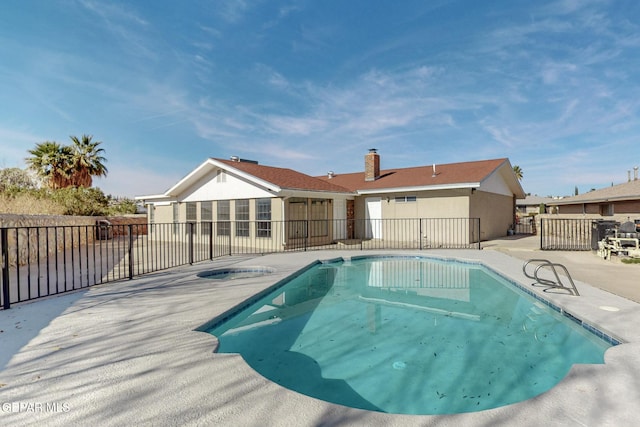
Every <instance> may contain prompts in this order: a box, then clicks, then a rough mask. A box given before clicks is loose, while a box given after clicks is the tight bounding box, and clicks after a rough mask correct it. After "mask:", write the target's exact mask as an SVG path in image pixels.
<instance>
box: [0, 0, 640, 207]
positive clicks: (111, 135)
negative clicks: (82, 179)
mask: <svg viewBox="0 0 640 427" xmlns="http://www.w3.org/2000/svg"><path fill="white" fill-rule="evenodd" d="M0 58H1V59H0V168H6V167H25V164H24V158H25V157H26V156H27V155H28V153H27V150H29V149H31V148H33V147H34V146H35V144H36V143H39V142H43V141H47V140H48V141H57V142H59V143H64V144H67V143H69V142H70V140H69V136H70V135H76V136H81V135H82V134H85V133H86V134H91V135H93V136H94V140H98V141H102V142H103V144H102V147H103V148H104V149H105V151H106V153H105V156H106V157H107V159H108V163H107V164H106V165H107V167H108V169H109V174H108V176H107V178H102V179H98V180H96V181H95V185H96V186H98V187H100V188H101V189H102V190H103V191H104V192H105V193H107V194H112V195H114V196H128V197H131V196H135V195H146V194H158V193H161V192H163V191H165V190H166V189H167V188H169V187H170V186H172V185H173V184H174V183H175V182H176V181H177V180H179V179H180V178H182V177H183V176H185V175H186V174H187V173H189V172H190V171H191V170H192V169H193V168H195V167H196V166H198V165H199V164H200V163H202V162H203V161H204V160H205V159H206V158H208V157H218V158H229V157H230V156H232V155H238V156H240V157H243V158H249V159H254V160H258V161H259V162H260V163H261V164H265V165H270V166H279V167H290V168H292V169H296V170H299V171H302V172H305V173H308V174H311V175H323V174H325V173H326V172H327V171H329V170H332V171H335V172H336V173H342V172H355V171H360V170H362V169H363V167H364V161H363V156H364V155H365V153H366V152H367V151H368V149H369V148H377V149H378V150H379V153H380V155H381V166H382V168H396V167H409V166H419V165H430V164H432V163H438V164H439V163H451V162H459V161H469V160H482V159H492V158H501V157H508V158H509V159H510V161H511V163H512V164H513V165H518V166H520V167H521V168H522V170H523V172H524V179H523V181H522V185H523V187H524V189H525V191H526V192H530V193H532V194H538V195H541V196H546V195H568V194H573V192H574V188H575V187H576V186H577V187H578V189H579V192H580V193H584V192H586V191H588V190H590V189H591V188H602V187H606V186H609V185H611V184H612V183H614V184H618V183H622V182H626V180H627V171H628V170H632V169H633V167H634V166H638V165H640V143H639V141H640V120H638V118H639V115H640V85H639V83H640V2H638V1H636V0H628V1H627V0H619V1H614V0H612V1H608V0H559V1H544V0H539V1H525V0H497V1H475V0H466V1H462V0H460V1H455V0H430V1H424V0H419V1H410V0H407V1H400V2H398V1H375V0H364V1H360V0H349V1H344V0H323V1H316V0H308V1H275V0H230V1H222V0H220V1H204V0H200V1H197V0H189V1H187V0H185V1H175V0H155V1H135V2H128V1H127V2H118V1H98V0H23V1H21V0H6V1H2V2H0Z"/></svg>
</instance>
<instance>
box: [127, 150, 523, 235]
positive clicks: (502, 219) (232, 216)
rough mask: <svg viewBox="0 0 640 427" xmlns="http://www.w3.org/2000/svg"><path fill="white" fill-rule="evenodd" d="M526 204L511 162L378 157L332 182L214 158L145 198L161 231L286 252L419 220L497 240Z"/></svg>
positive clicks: (333, 177) (372, 156)
mask: <svg viewBox="0 0 640 427" xmlns="http://www.w3.org/2000/svg"><path fill="white" fill-rule="evenodd" d="M523 197H524V191H523V189H522V187H521V185H520V183H519V181H518V179H517V177H516V176H515V174H514V173H513V168H512V166H511V164H510V162H509V160H508V159H506V158H502V159H494V160H481V161H471V162H463V163H452V164H440V165H436V164H432V165H428V166H418V167H410V168H396V169H381V168H380V155H379V154H378V152H377V150H375V149H372V150H370V151H369V153H367V154H366V155H365V158H364V170H363V171H360V172H354V173H346V174H339V173H333V172H329V173H328V174H327V175H326V176H322V177H313V176H309V175H306V174H304V173H302V172H298V171H294V170H292V169H287V168H279V167H272V166H264V165H260V164H258V163H257V162H255V161H250V160H243V159H240V158H238V157H235V156H234V157H232V158H231V159H230V160H224V159H218V158H209V159H207V160H205V161H204V162H203V163H202V164H201V165H200V166H198V167H197V168H195V169H194V170H193V171H191V172H190V173H189V174H188V175H187V176H185V177H184V178H183V179H181V180H180V181H179V182H178V183H176V184H175V185H174V186H173V187H171V188H169V189H168V190H167V191H165V192H164V193H162V194H158V195H149V196H139V197H136V199H137V200H139V201H142V203H144V204H145V205H146V206H147V211H148V220H149V223H151V224H153V223H171V222H173V223H179V222H193V223H196V224H205V225H206V224H213V225H214V226H215V227H217V230H216V233H217V235H222V234H227V235H233V236H234V237H244V238H246V239H248V240H254V239H260V238H263V239H276V238H277V239H280V241H281V244H282V245H285V246H286V245H287V244H288V242H290V241H292V240H293V239H295V238H296V237H299V236H300V235H302V234H304V235H305V236H306V237H307V238H308V239H310V240H309V244H323V243H327V242H332V241H337V240H348V239H353V238H356V239H358V238H369V239H385V226H384V224H385V221H386V220H392V219H415V218H480V236H470V239H475V241H478V239H480V240H486V239H491V238H495V237H499V236H504V235H506V234H507V231H508V229H509V228H510V227H511V225H512V224H513V223H514V218H515V206H516V199H518V198H523ZM285 224H286V225H285ZM203 230H206V227H204V228H203ZM391 237H392V236H391V235H387V236H386V238H391ZM393 237H394V238H401V237H402V236H399V235H397V234H396V235H394V236H393Z"/></svg>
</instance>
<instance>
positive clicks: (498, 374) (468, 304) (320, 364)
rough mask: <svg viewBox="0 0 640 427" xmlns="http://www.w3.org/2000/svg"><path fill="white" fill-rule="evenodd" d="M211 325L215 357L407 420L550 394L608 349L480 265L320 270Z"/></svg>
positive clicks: (386, 264) (324, 266)
mask: <svg viewBox="0 0 640 427" xmlns="http://www.w3.org/2000/svg"><path fill="white" fill-rule="evenodd" d="M242 307H243V308H242V309H237V310H236V311H235V312H232V313H228V314H226V315H223V316H221V317H220V318H217V319H214V320H213V321H212V322H211V323H210V326H209V328H208V332H210V333H211V334H213V335H215V336H217V337H218V339H219V348H218V352H222V353H239V354H241V355H242V357H243V358H244V359H245V361H246V362H247V363H248V364H249V365H250V366H251V367H253V369H255V370H256V371H257V372H259V373H260V374H262V375H263V376H265V377H266V378H268V379H270V380H272V381H274V382H276V383H278V384H280V385H282V386H284V387H287V388H289V389H292V390H295V391H297V392H300V393H303V394H306V395H309V396H312V397H316V398H319V399H322V400H326V401H329V402H333V403H338V404H342V405H346V406H351V407H356V408H362V409H368V410H374V411H381V412H388V413H403V414H449V413H460V412H471V411H478V410H483V409H489V408H494V407H498V406H503V405H507V404H510V403H514V402H518V401H522V400H525V399H528V398H530V397H533V396H536V395H538V394H540V393H542V392H544V391H546V390H549V389H550V388H551V387H553V386H554V385H555V384H557V383H558V382H559V381H560V380H561V379H562V378H563V377H564V376H565V375H566V373H567V372H568V370H569V369H570V367H571V366H572V365H573V364H575V363H602V362H603V355H604V352H605V351H606V349H607V348H608V347H610V346H611V343H610V342H606V341H605V340H602V339H600V338H599V337H597V336H595V335H594V334H592V333H590V332H589V331H587V330H586V329H585V328H583V327H582V326H581V325H579V324H577V323H576V322H573V321H571V320H569V319H567V318H566V317H565V316H563V315H561V314H560V313H558V312H556V311H554V310H553V309H552V308H550V307H549V306H547V305H545V304H543V303H541V302H540V301H538V300H535V299H533V298H532V297H530V296H529V295H527V294H526V293H524V292H522V291H521V290H520V289H518V288H517V287H516V286H515V285H514V284H512V283H510V282H508V281H507V280H505V279H504V278H502V277H500V276H499V275H497V274H496V273H494V272H493V271H492V270H490V269H488V268H486V267H484V266H482V265H478V264H469V263H460V262H455V261H445V260H437V259H428V258H421V257H384V258H379V257H369V258H361V259H353V260H352V261H343V260H338V261H334V262H328V263H318V264H316V265H313V266H312V267H310V268H307V269H305V270H303V271H301V272H299V273H298V274H296V275H294V277H292V278H290V280H288V281H286V282H283V283H279V284H278V285H276V286H275V289H273V290H272V291H271V292H269V293H268V294H267V295H265V296H263V297H261V298H259V299H257V300H256V301H253V302H251V304H250V305H249V304H243V305H242Z"/></svg>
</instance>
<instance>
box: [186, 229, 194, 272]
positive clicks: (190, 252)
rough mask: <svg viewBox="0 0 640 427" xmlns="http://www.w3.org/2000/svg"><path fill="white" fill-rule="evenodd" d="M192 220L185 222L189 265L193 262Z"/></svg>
mask: <svg viewBox="0 0 640 427" xmlns="http://www.w3.org/2000/svg"><path fill="white" fill-rule="evenodd" d="M193 225H194V223H193V222H188V223H187V236H188V238H187V242H188V245H189V265H192V264H193Z"/></svg>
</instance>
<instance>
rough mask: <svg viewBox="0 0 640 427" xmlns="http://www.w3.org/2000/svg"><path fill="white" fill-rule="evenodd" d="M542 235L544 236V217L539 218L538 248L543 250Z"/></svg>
mask: <svg viewBox="0 0 640 427" xmlns="http://www.w3.org/2000/svg"><path fill="white" fill-rule="evenodd" d="M542 236H544V218H540V250H543V249H544V247H543V242H542Z"/></svg>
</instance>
